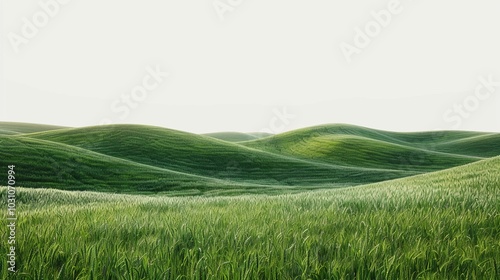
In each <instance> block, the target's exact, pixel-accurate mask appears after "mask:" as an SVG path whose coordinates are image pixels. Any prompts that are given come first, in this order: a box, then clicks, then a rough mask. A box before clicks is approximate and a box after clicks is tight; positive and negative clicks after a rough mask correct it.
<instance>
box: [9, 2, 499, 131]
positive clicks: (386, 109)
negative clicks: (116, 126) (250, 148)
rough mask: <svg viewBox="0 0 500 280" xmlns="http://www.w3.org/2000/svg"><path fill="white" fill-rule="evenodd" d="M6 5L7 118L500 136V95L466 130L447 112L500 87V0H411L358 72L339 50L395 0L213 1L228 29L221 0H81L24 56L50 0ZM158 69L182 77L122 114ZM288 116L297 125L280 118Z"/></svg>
mask: <svg viewBox="0 0 500 280" xmlns="http://www.w3.org/2000/svg"><path fill="white" fill-rule="evenodd" d="M0 1H1V4H2V11H1V13H2V19H1V24H2V27H1V32H2V33H1V40H2V61H1V64H2V71H3V73H2V75H3V76H2V79H1V82H2V96H1V99H0V102H1V106H0V108H1V112H0V121H16V122H32V123H46V124H56V125H64V126H87V125H96V124H99V123H101V122H102V121H103V120H104V119H106V120H108V121H111V122H113V123H138V124H149V125H158V126H163V127H168V128H174V129H180V130H184V131H189V132H195V133H204V132H214V131H242V132H250V131H261V130H265V129H269V128H270V129H271V130H272V131H273V132H281V131H284V130H292V129H295V128H300V127H305V126H311V125H317V124H323V123H350V124H356V125H362V126H367V127H372V128H378V129H385V130H393V131H419V130H433V129H438V128H440V129H463V130H481V131H500V127H499V123H500V110H498V109H499V108H500V88H497V90H496V92H495V93H494V94H492V95H491V96H490V97H489V98H488V99H486V100H480V101H479V103H478V104H475V109H474V110H472V111H470V112H467V113H468V116H467V117H463V116H462V117H460V118H461V124H460V125H458V124H457V123H456V122H451V121H446V120H445V119H444V117H443V115H444V114H446V112H447V111H448V110H452V109H453V106H454V105H455V104H462V103H463V101H464V100H465V99H466V98H469V99H470V98H472V97H473V96H474V89H475V88H476V86H478V84H479V80H478V77H479V76H484V77H488V75H492V76H493V77H494V79H495V80H497V81H500V36H499V30H498V28H499V27H500V2H499V1H497V0H478V1H457V0H454V1H452V0H443V1H430V0H421V1H416V0H415V1H410V0H401V1H399V5H400V9H402V10H401V12H400V13H398V14H395V15H393V16H392V18H391V21H390V23H389V24H388V25H387V26H386V27H382V28H381V30H380V32H379V34H378V35H376V36H374V37H373V38H371V43H370V44H369V45H368V46H367V47H365V48H363V49H362V50H361V53H359V54H355V55H353V56H352V62H351V63H348V61H347V60H346V57H345V56H344V54H343V52H342V51H341V48H340V44H341V43H342V42H345V43H348V44H351V45H353V46H354V36H355V35H356V31H355V29H356V28H359V29H361V30H363V29H364V28H365V26H366V24H368V23H369V22H370V21H373V16H372V15H371V12H372V11H373V12H379V11H380V10H382V9H387V5H388V3H389V2H390V1H387V0H386V1H373V0H372V1H327V0H318V1H305V0H302V1H298V0H275V1H265V0H243V1H240V2H241V3H240V2H238V1H235V0H231V1H232V2H231V1H230V3H228V1H229V0H221V1H220V2H217V1H215V2H217V3H219V4H220V3H228V4H227V5H230V4H231V3H232V4H233V5H232V7H231V11H228V12H226V13H224V14H223V16H224V20H221V18H220V13H219V14H218V13H217V11H216V10H215V8H214V1H212V0H203V1H166V0H140V1H138V0H137V1H132V0H130V1H123V0H106V1H102V0H101V1H98V0H85V1H84V0H72V1H70V2H69V3H67V4H65V5H62V4H60V5H59V11H57V13H56V14H55V15H54V16H53V17H50V18H49V21H48V23H47V24H46V26H43V27H40V28H38V29H39V30H38V32H37V33H36V36H34V37H33V38H30V39H29V40H28V42H27V43H25V44H21V45H19V46H18V50H19V51H18V52H15V47H14V46H13V44H12V43H11V40H12V38H11V37H12V36H13V35H12V34H16V35H18V36H23V35H22V28H23V25H24V24H25V23H24V22H23V18H27V19H28V20H30V21H33V19H32V17H33V16H34V15H36V13H39V12H40V11H42V12H43V11H44V10H43V9H42V7H41V6H40V4H39V2H42V3H46V2H49V0H37V1H31V0H29V1H28V0H24V1H19V0H0ZM56 3H57V2H56ZM155 65H159V66H160V67H161V69H162V70H164V71H168V72H169V73H170V76H169V77H168V78H167V79H166V80H165V81H164V83H162V84H161V85H160V86H159V87H158V88H157V89H156V90H154V91H152V92H150V93H149V95H148V97H147V99H146V100H144V101H142V102H140V103H139V104H138V106H137V108H135V109H131V110H130V114H128V116H126V117H123V116H122V115H121V114H119V113H117V112H116V111H114V110H113V109H112V108H111V105H112V104H113V102H116V101H117V100H120V96H121V95H123V94H128V95H130V93H131V90H132V88H134V87H135V86H137V85H140V84H141V81H142V79H143V78H144V76H145V75H147V72H146V70H145V69H146V67H148V66H155ZM471 96H472V97H471ZM476 107H477V108H476ZM283 110H286V111H287V112H288V113H289V114H291V115H293V118H289V119H287V120H286V121H283V120H279V118H278V120H279V121H278V122H276V119H277V116H276V112H277V111H278V112H279V111H283ZM452 115H454V116H458V115H457V114H455V113H453V114H452ZM270 126H271V127H270Z"/></svg>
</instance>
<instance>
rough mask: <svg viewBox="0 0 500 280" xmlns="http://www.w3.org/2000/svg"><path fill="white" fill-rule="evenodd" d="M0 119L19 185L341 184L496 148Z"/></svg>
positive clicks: (189, 187) (199, 190)
mask: <svg viewBox="0 0 500 280" xmlns="http://www.w3.org/2000/svg"><path fill="white" fill-rule="evenodd" d="M0 129H4V132H5V133H4V135H0V157H1V158H0V163H2V164H4V165H6V164H16V165H18V166H19V168H20V172H21V174H23V180H22V181H21V183H22V185H23V186H27V187H51V188H59V189H80V190H101V191H114V192H133V191H140V192H169V193H178V194H194V193H196V194H203V193H207V192H208V193H226V194H230V193H232V194H239V193H242V192H249V193H254V192H263V191H267V192H268V193H275V192H277V191H278V192H279V191H287V192H289V191H297V190H305V189H314V188H331V187H345V186H353V185H360V184H367V183H373V182H380V181H385V180H390V179H395V178H402V177H407V176H411V175H416V174H421V173H426V172H430V171H436V170H443V169H447V168H450V167H455V166H459V165H463V164H467V163H471V162H474V161H477V160H481V159H483V157H491V156H495V155H497V154H500V142H499V141H500V135H499V134H491V133H477V132H456V131H455V132H454V131H450V132H440V133H439V135H434V133H393V132H384V131H378V130H373V129H367V128H362V127H356V126H350V125H324V126H318V127H312V128H307V129H300V130H296V131H291V132H287V133H283V134H280V135H275V136H270V137H265V138H262V139H258V140H253V141H244V142H238V143H231V142H228V141H223V140H220V139H215V138H213V137H209V136H205V135H196V134H191V133H186V132H182V131H176V130H170V129H165V128H159V127H151V126H141V125H110V126H96V127H85V128H61V127H53V126H44V125H30V124H12V123H2V125H1V126H0ZM7 129H10V130H8V132H6V131H7ZM33 131H36V132H33ZM220 135H226V134H224V133H222V134H220ZM220 135H219V136H220ZM431 135H434V138H431ZM226 136H227V135H226ZM229 136H231V134H230V135H229ZM261 136H262V135H261Z"/></svg>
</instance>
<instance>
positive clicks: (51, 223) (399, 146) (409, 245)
mask: <svg viewBox="0 0 500 280" xmlns="http://www.w3.org/2000/svg"><path fill="white" fill-rule="evenodd" d="M499 141H500V137H499V134H494V133H479V132H458V131H446V132H422V133H394V132H385V131H378V130H373V129H368V128H362V127H356V126H350V125H324V126H318V127H312V128H307V129H302V130H297V131H292V132H288V133H284V134H280V135H262V134H258V133H257V134H252V133H247V134H241V133H240V134H238V133H217V134H212V135H196V134H190V133H185V132H181V131H175V130H169V129H164V128H158V127H149V126H137V125H114V126H100V127H87V128H63V127H53V126H39V125H29V124H12V123H0V163H1V165H2V166H3V169H2V170H4V176H5V180H2V181H1V182H7V179H8V168H7V166H8V165H15V166H16V167H15V172H16V173H15V174H13V175H15V180H16V189H15V190H16V193H15V202H16V213H17V220H16V222H15V224H16V228H15V244H8V242H7V240H9V239H8V236H9V234H11V233H10V232H9V230H5V229H8V227H7V225H6V224H4V223H3V224H2V231H1V232H0V233H1V238H2V240H1V241H0V255H2V256H4V258H5V259H4V260H2V261H1V262H0V278H1V279H499V278H500V263H499V261H498V260H499V259H500V156H498V155H500V142H499ZM0 185H6V184H3V183H2V184H0ZM7 198H8V189H7V188H6V187H0V199H1V201H7ZM2 205H4V206H5V210H7V206H6V205H5V204H2ZM6 212H7V211H2V213H4V214H3V215H2V218H3V221H7V218H8V214H7V213H6ZM12 245H15V248H16V249H15V261H16V270H17V272H16V273H15V274H14V273H10V272H9V271H8V268H9V265H8V263H7V254H9V253H10V252H11V248H10V246H12Z"/></svg>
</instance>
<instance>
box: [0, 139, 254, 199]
mask: <svg viewBox="0 0 500 280" xmlns="http://www.w3.org/2000/svg"><path fill="white" fill-rule="evenodd" d="M0 147H1V149H0V162H1V163H2V166H7V165H11V164H13V165H16V169H17V174H18V181H17V183H18V185H22V186H24V187H33V188H58V189H64V190H95V191H111V192H133V193H138V192H139V193H140V192H147V193H150V192H165V191H179V190H183V191H185V190H198V191H199V192H203V191H207V190H211V188H217V189H224V188H235V186H234V184H231V183H230V182H225V181H221V180H216V179H213V178H207V177H201V176H195V175H192V174H185V173H179V172H174V171H171V170H167V169H162V168H159V167H155V166H148V165H144V164H139V163H136V162H133V161H128V160H124V159H120V158H115V157H111V156H107V155H103V154H99V153H96V152H92V151H89V150H85V149H81V148H77V147H74V146H69V145H64V144H60V143H53V142H50V141H45V140H40V139H31V138H25V137H16V138H12V137H1V136H0ZM238 187H239V188H242V189H244V188H250V189H251V188H253V186H249V185H244V184H240V185H239V186H238Z"/></svg>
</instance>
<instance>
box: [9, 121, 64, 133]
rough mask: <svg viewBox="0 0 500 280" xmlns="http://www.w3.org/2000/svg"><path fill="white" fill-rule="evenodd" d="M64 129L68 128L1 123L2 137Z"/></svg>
mask: <svg viewBox="0 0 500 280" xmlns="http://www.w3.org/2000/svg"><path fill="white" fill-rule="evenodd" d="M63 128H67V127H62V126H55V125H45V124H31V123H16V122H0V135H11V134H21V133H33V132H41V131H49V130H56V129H63Z"/></svg>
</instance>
